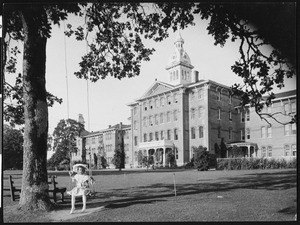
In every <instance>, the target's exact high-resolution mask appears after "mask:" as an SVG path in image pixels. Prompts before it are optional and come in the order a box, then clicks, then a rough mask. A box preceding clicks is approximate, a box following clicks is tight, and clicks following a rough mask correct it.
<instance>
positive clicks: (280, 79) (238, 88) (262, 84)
mask: <svg viewBox="0 0 300 225" xmlns="http://www.w3.org/2000/svg"><path fill="white" fill-rule="evenodd" d="M196 8H197V9H196V11H194V12H199V14H200V15H201V18H202V19H210V22H209V25H208V27H207V30H208V33H209V34H211V35H212V36H213V37H214V39H215V45H220V46H224V45H225V43H226V41H227V40H228V39H230V38H231V41H233V42H234V41H237V40H238V41H240V47H239V53H240V58H239V59H238V60H237V61H236V62H235V64H234V65H233V66H232V67H231V69H232V71H233V72H234V73H235V74H236V75H237V76H239V77H241V78H243V83H244V84H243V85H240V84H234V85H233V86H232V92H233V94H234V95H237V96H239V97H241V104H240V105H241V106H245V105H248V104H249V105H250V107H254V108H255V111H256V113H257V114H258V115H260V117H261V118H262V119H265V120H266V121H267V122H268V120H267V119H266V117H265V116H268V117H271V118H275V117H274V115H272V114H271V115H270V114H265V113H262V112H261V111H262V108H263V107H264V106H269V105H270V104H271V102H272V100H273V99H274V98H275V95H274V93H273V91H272V90H273V88H274V86H277V87H278V88H282V87H284V78H285V77H286V78H291V77H293V76H295V51H294V49H295V47H294V46H295V33H294V32H295V31H294V30H295V21H296V17H295V12H294V10H293V5H291V4H274V3H273V4H252V3H250V4H238V5H236V4H235V5H234V6H233V5H231V4H217V5H216V4H207V5H205V4H201V3H200V4H198V5H197V7H196ZM266 12H269V14H268V16H267V17H266V16H265V13H266ZM279 15H284V18H283V17H281V18H280V19H278V17H279ZM267 18H268V19H267ZM272 19H274V20H275V21H276V22H277V24H276V23H274V22H273V20H272ZM252 23H256V24H255V25H257V27H258V28H257V27H254V26H253V25H252ZM272 24H276V25H272ZM272 29H273V30H272ZM283 30H284V31H286V32H283ZM281 32H282V35H283V36H285V35H286V34H288V36H286V39H287V40H288V42H289V43H288V44H286V43H285V44H282V43H281V42H287V41H286V40H285V41H284V40H280V37H279V35H277V33H281ZM281 39H282V38H281ZM270 44H272V45H273V46H274V47H275V48H274V50H272V51H269V50H268V46H269V45H270ZM286 49H291V51H290V52H289V51H287V50H286ZM290 121H291V122H296V116H295V115H290ZM277 122H280V121H277ZM281 123H283V122H281Z"/></svg>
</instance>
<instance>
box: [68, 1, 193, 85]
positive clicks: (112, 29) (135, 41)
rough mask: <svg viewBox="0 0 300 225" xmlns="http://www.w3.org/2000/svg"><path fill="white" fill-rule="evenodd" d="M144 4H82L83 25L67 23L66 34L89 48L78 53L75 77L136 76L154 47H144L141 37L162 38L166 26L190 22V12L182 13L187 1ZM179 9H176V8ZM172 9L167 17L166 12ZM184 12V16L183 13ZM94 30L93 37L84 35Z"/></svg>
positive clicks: (94, 78) (94, 79)
mask: <svg viewBox="0 0 300 225" xmlns="http://www.w3.org/2000/svg"><path fill="white" fill-rule="evenodd" d="M155 6H156V5H154V4H153V7H154V8H153V9H152V10H151V9H149V3H148V4H141V3H130V4H128V3H115V2H114V3H108V2H105V3H94V4H92V5H91V6H90V7H87V8H86V13H85V20H86V24H85V26H78V27H77V28H73V26H72V25H71V24H68V25H67V28H68V30H67V31H66V32H65V34H66V35H67V36H71V35H75V37H76V39H77V40H80V41H82V40H85V41H86V42H87V44H88V46H89V52H88V53H87V54H86V55H85V56H83V57H82V61H81V62H80V71H78V72H75V75H76V76H77V77H78V78H84V79H90V80H91V81H92V82H96V81H97V80H98V79H105V78H106V77H107V76H108V75H110V76H113V77H115V78H118V79H122V78H124V77H133V76H137V75H139V73H140V63H141V61H149V60H150V55H151V54H152V53H153V52H154V48H146V47H145V46H144V44H143V42H142V37H144V38H145V39H153V40H154V41H162V40H163V39H165V38H166V37H168V29H169V27H170V26H171V25H173V29H174V30H176V29H177V23H180V25H181V26H182V27H184V26H186V24H189V23H192V19H193V17H192V15H190V14H187V15H186V14H185V9H188V8H189V7H190V5H186V4H174V5H172V7H170V5H168V4H158V6H160V7H161V8H159V7H158V6H156V7H155ZM176 10H179V11H180V12H177V11H176ZM169 12H172V14H173V15H174V16H176V17H175V19H174V18H170V17H168V16H166V15H167V14H166V13H169ZM183 15H186V16H183ZM90 34H94V35H95V38H89V37H88V35H90Z"/></svg>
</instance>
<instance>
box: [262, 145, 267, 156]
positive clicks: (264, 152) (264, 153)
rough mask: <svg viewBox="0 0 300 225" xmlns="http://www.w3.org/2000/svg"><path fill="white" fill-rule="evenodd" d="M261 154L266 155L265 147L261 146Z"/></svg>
mask: <svg viewBox="0 0 300 225" xmlns="http://www.w3.org/2000/svg"><path fill="white" fill-rule="evenodd" d="M261 156H262V157H266V156H267V151H266V147H261Z"/></svg>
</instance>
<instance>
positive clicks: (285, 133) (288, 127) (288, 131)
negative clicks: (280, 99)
mask: <svg viewBox="0 0 300 225" xmlns="http://www.w3.org/2000/svg"><path fill="white" fill-rule="evenodd" d="M284 135H285V136H289V135H290V124H286V125H284Z"/></svg>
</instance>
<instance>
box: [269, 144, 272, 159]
mask: <svg viewBox="0 0 300 225" xmlns="http://www.w3.org/2000/svg"><path fill="white" fill-rule="evenodd" d="M268 157H272V146H268Z"/></svg>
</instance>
